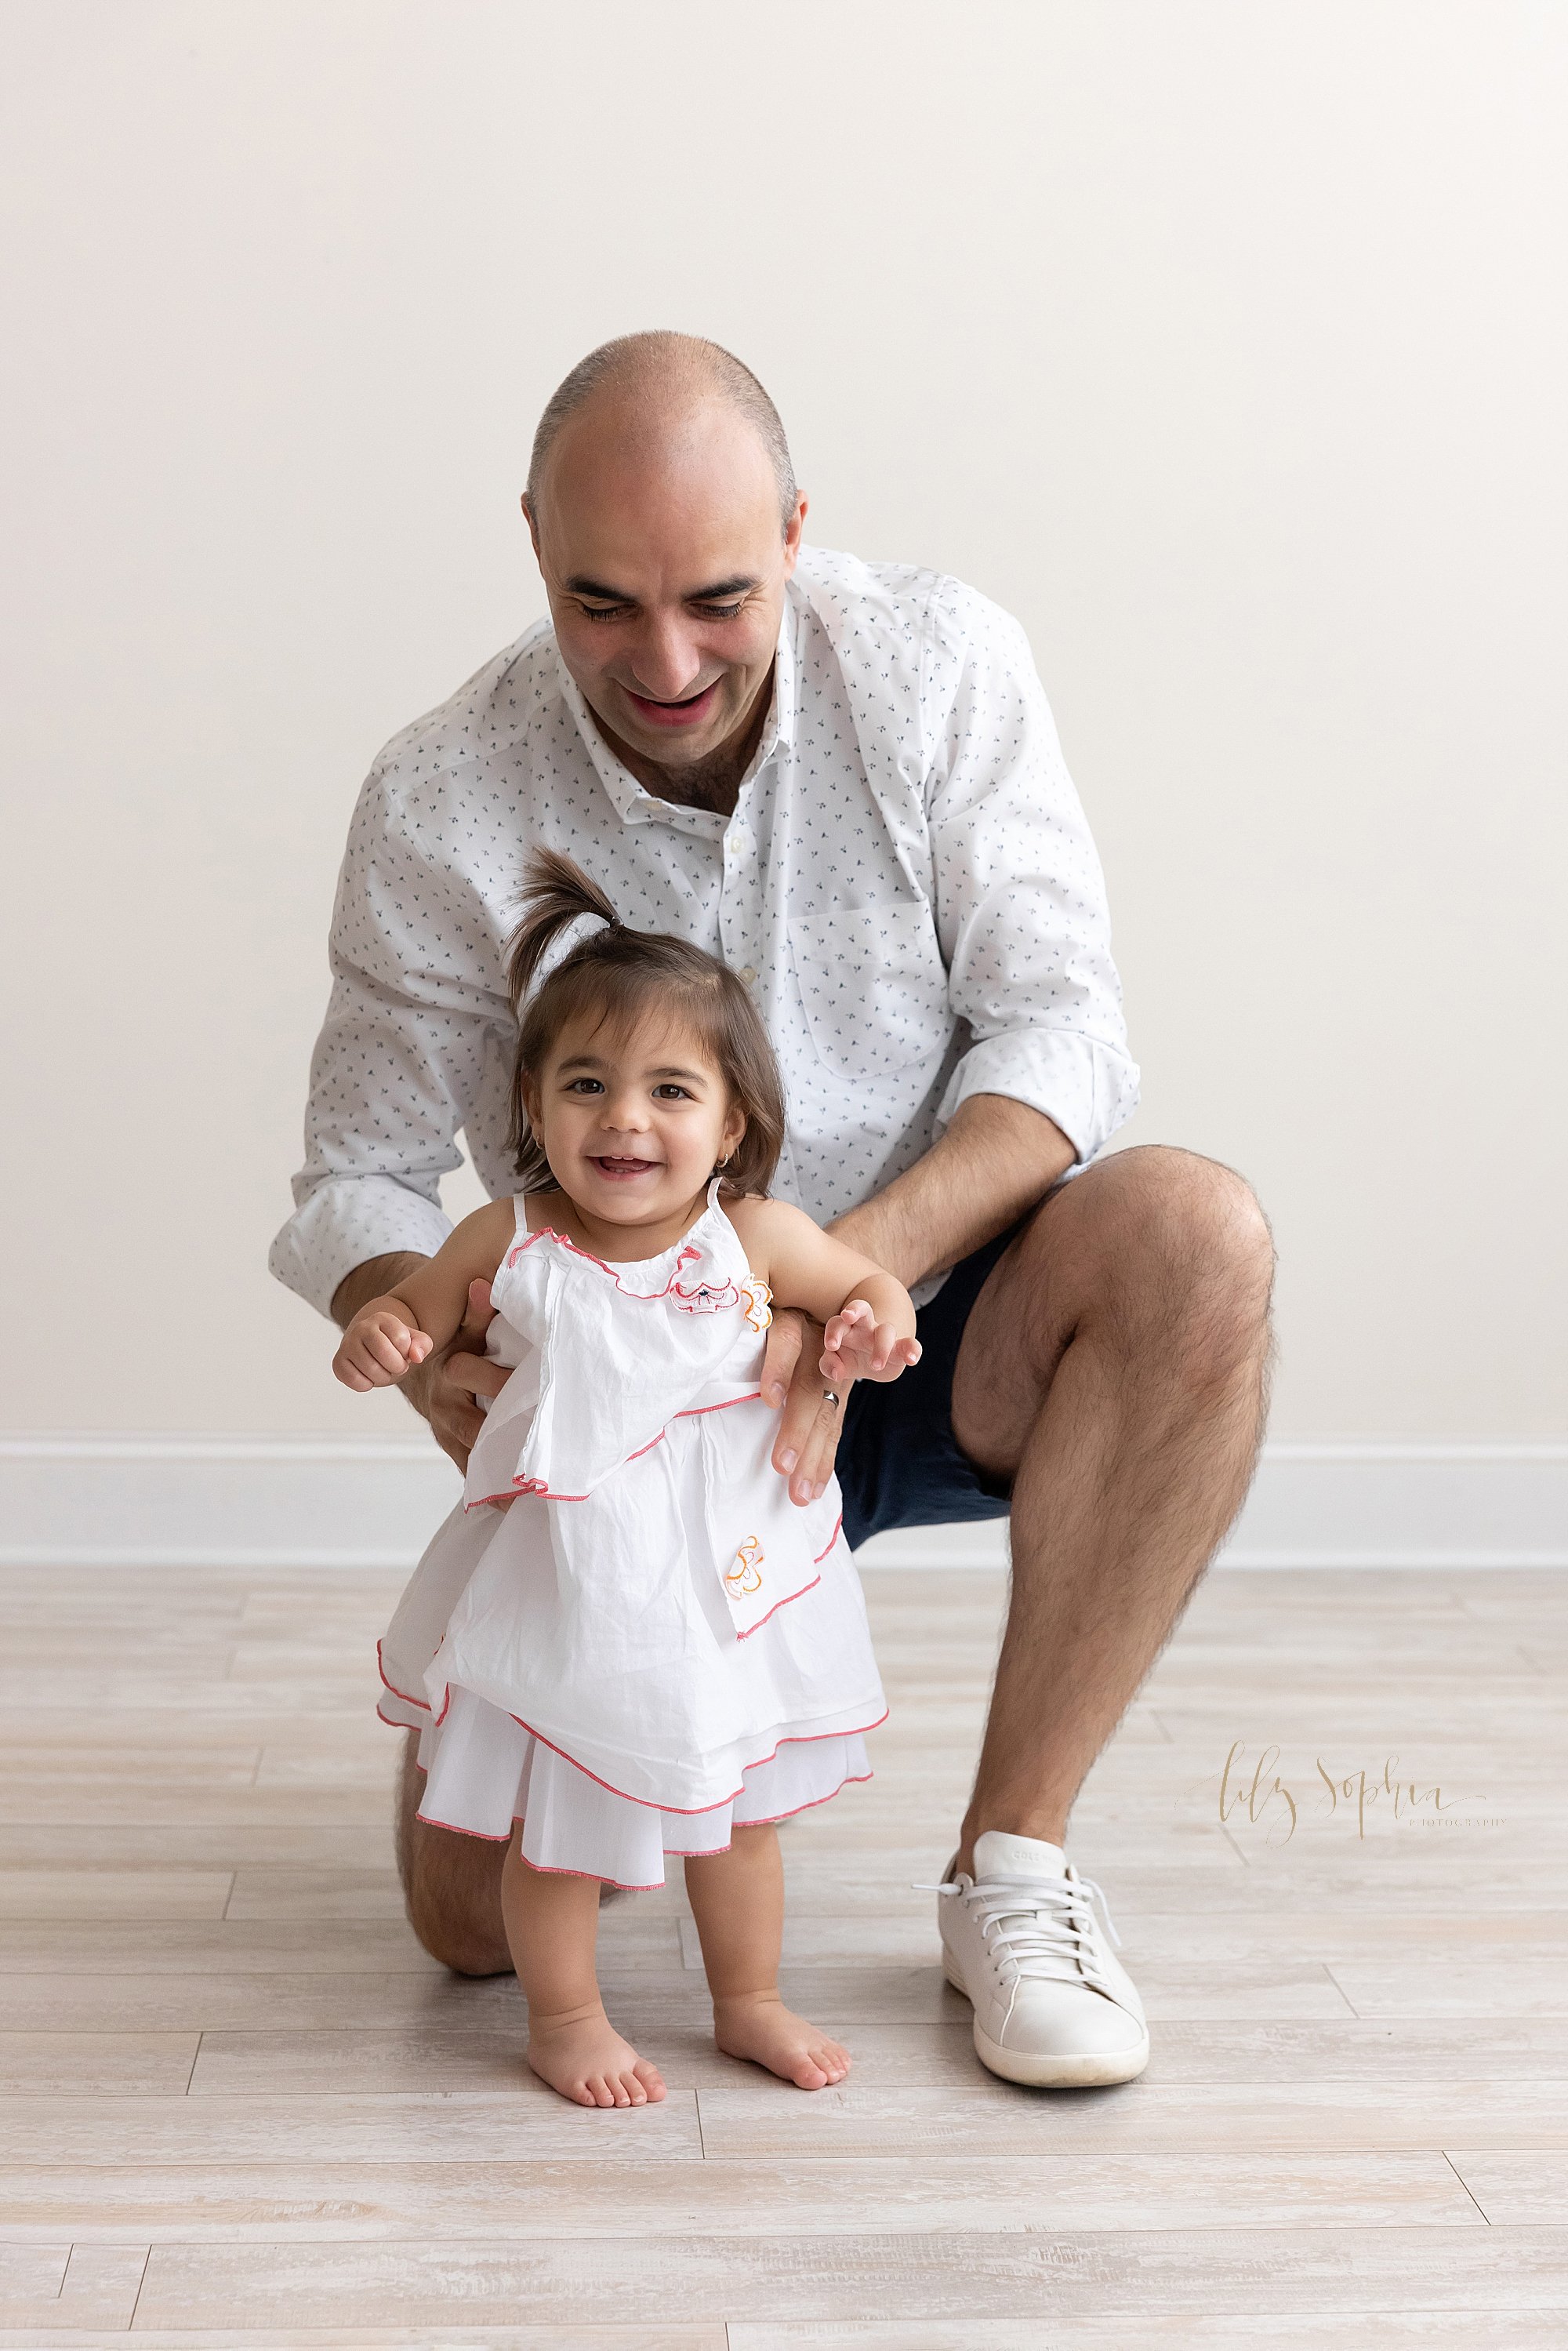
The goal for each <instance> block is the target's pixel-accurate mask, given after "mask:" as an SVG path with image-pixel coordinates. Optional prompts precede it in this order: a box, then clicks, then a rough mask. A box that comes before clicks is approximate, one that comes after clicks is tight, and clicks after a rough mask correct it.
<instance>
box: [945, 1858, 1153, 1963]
mask: <svg viewBox="0 0 1568 2351" xmlns="http://www.w3.org/2000/svg"><path fill="white" fill-rule="evenodd" d="M917 1890H918V1891H919V1892H920V1893H922V1894H956V1895H959V1896H962V1898H963V1900H964V1901H965V1903H966V1904H973V1905H974V1906H975V1907H976V1908H977V1909H978V1911H979V1914H980V1931H981V1933H982V1934H983V1935H984V1937H985V1938H986V1943H987V1946H988V1949H990V1950H992V1951H994V1952H998V1953H1000V1954H1002V1955H1004V1956H1005V1957H1006V1958H1007V1959H1009V1960H1010V1961H1011V1963H1012V1964H1013V1966H1014V1967H1015V1969H1016V1970H1017V1972H1018V1973H1019V1975H1020V1976H1033V1977H1036V1978H1042V1979H1048V1980H1051V1981H1053V1982H1057V1983H1076V1982H1079V1981H1081V1980H1082V1979H1083V1978H1084V1977H1085V1976H1087V1977H1089V1978H1090V1979H1091V1980H1092V1979H1093V1977H1094V1975H1095V1974H1096V1973H1097V1970H1096V1969H1095V1967H1094V1964H1093V1962H1094V1949H1093V1934H1094V1917H1093V1910H1092V1908H1091V1904H1093V1905H1095V1906H1097V1907H1098V1909H1099V1912H1100V1917H1101V1918H1102V1920H1103V1923H1104V1928H1105V1932H1106V1934H1107V1935H1108V1936H1109V1937H1110V1938H1111V1943H1112V1946H1113V1949H1116V1950H1120V1949H1121V1948H1122V1938H1121V1937H1120V1936H1119V1935H1118V1934H1117V1932H1116V1929H1115V1928H1114V1927H1113V1925H1112V1923H1111V1912H1110V1907H1109V1906H1108V1904H1107V1903H1106V1900H1105V1896H1104V1895H1103V1893H1102V1892H1101V1890H1100V1888H1099V1886H1096V1884H1095V1883H1094V1880H1093V1879H1092V1877H1079V1878H1068V1877H988V1878H983V1879H981V1880H980V1881H979V1883H978V1884H977V1885H974V1886H963V1885H960V1884H959V1883H958V1881H957V1880H956V1879H952V1878H950V1879H948V1880H947V1882H946V1884H945V1885H942V1886H921V1887H919V1888H918V1889H917ZM1085 1962H1087V1964H1084V1963H1085Z"/></svg>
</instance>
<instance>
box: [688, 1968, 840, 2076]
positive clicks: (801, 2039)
mask: <svg viewBox="0 0 1568 2351" xmlns="http://www.w3.org/2000/svg"><path fill="white" fill-rule="evenodd" d="M713 2031H714V2039H715V2040H716V2042H717V2043H718V2045H719V2047H720V2048H721V2049H722V2050H723V2051H724V2053H725V2055H726V2056H727V2057H749V2058H750V2060H751V2062H752V2064H754V2065H766V2066H767V2068H768V2072H769V2073H770V2074H778V2075H779V2078H780V2080H781V2081H785V2082H793V2083H794V2085H795V2087H796V2088H797V2089H798V2090H826V2089H828V2088H830V2087H831V2085H832V2084H833V2083H834V2082H841V2081H842V2080H843V2078H844V2075H845V2074H847V2073H848V2072H849V2070H850V2053H849V2051H848V2050H847V2049H846V2048H844V2047H843V2046H842V2044H841V2043H839V2042H837V2041H831V2040H830V2039H829V2037H828V2035H827V2034H826V2033H825V2032H821V2030H820V2029H819V2028H818V2027H817V2026H816V2025H814V2024H808V2023H807V2022H806V2020H805V2018H804V2017H803V2016H797V2015H796V2014H795V2012H794V2011H793V2010H792V2009H788V2008H786V2007H785V2005H784V2003H783V2001H781V2000H780V1999H779V1995H778V1993H777V1992H776V1991H750V1992H742V1993H741V1994H739V1996H738V1997H737V1998H735V1999H732V2000H716V2001H714V2004H713Z"/></svg>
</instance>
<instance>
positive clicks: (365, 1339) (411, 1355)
mask: <svg viewBox="0 0 1568 2351" xmlns="http://www.w3.org/2000/svg"><path fill="white" fill-rule="evenodd" d="M516 1224H517V1211H516V1209H515V1207H514V1206H513V1203H512V1202H511V1201H510V1200H492V1201H490V1202H489V1203H488V1204H487V1205H486V1207H483V1208H476V1210H475V1212H474V1214H473V1215H472V1216H471V1217H464V1219H463V1221H462V1223H461V1224H460V1225H458V1226H456V1227H455V1228H454V1229H453V1231H452V1232H450V1233H449V1234H448V1235H447V1237H446V1238H445V1240H444V1242H443V1243H442V1245H441V1247H440V1249H438V1250H437V1251H436V1253H435V1255H434V1257H433V1258H428V1259H425V1261H424V1262H423V1264H421V1265H417V1266H415V1267H414V1268H413V1270H412V1271H411V1272H410V1273H409V1274H408V1276H407V1277H406V1279H405V1280H402V1281H401V1282H400V1283H399V1284H398V1287H397V1289H396V1290H389V1291H388V1292H387V1293H386V1294H385V1296H383V1297H380V1298H369V1299H367V1300H366V1301H365V1303H364V1304H363V1305H362V1306H361V1308H360V1310H359V1311H358V1313H357V1314H355V1316H354V1317H353V1320H352V1321H351V1322H350V1324H349V1326H348V1328H347V1330H346V1331H345V1332H344V1333H343V1336H342V1341H341V1343H340V1346H339V1348H338V1352H337V1353H336V1354H335V1355H334V1356H333V1358H332V1369H333V1371H334V1372H335V1373H336V1374H337V1376H338V1377H339V1379H340V1380H341V1381H342V1383H343V1384H344V1386H345V1387H350V1388H354V1389H356V1390H358V1391H360V1392H361V1394H362V1393H363V1392H364V1391H365V1390H367V1389H370V1388H384V1387H391V1386H392V1385H394V1384H395V1383H396V1382H397V1381H399V1380H401V1379H402V1377H403V1376H404V1374H406V1373H408V1372H410V1371H412V1370H413V1367H414V1365H415V1364H423V1361H424V1359H425V1357H426V1356H427V1355H429V1354H432V1353H434V1351H435V1350H436V1349H437V1348H440V1347H444V1346H445V1345H446V1343H447V1342H448V1341H449V1340H450V1339H453V1338H455V1336H456V1333H457V1329H458V1325H459V1324H460V1323H461V1322H462V1320H463V1314H464V1309H465V1307H466V1305H467V1303H468V1285H469V1283H470V1282H471V1281H488V1280H491V1278H492V1277H493V1275H494V1274H495V1272H496V1270H497V1267H498V1266H499V1264H500V1262H501V1259H502V1258H503V1257H504V1256H505V1255H506V1252H507V1247H508V1246H509V1244H510V1241H511V1238H512V1234H513V1231H514V1230H515V1228H516Z"/></svg>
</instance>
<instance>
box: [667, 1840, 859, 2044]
mask: <svg viewBox="0 0 1568 2351" xmlns="http://www.w3.org/2000/svg"><path fill="white" fill-rule="evenodd" d="M686 1894H687V1896H688V1897H689V1899H690V1902H691V1906H692V1916H693V1917H694V1918H695V1920H696V1926H697V1935H698V1938H699V1939H700V1940H701V1943H702V1947H703V1966H704V1968H705V1970H706V1973H707V1983H708V1990H709V1991H710V1992H711V1993H712V1994H713V2029H714V2038H715V2040H716V2042H717V2043H718V2045H719V2047H720V2048H721V2049H722V2050H723V2051H724V2053H725V2054H726V2056H727V2057H747V2058H749V2059H750V2060H751V2061H752V2063H753V2064H758V2065H766V2066H767V2068H768V2072H769V2073H770V2074H779V2076H780V2077H781V2078H782V2079H783V2080H784V2081H786V2082H793V2083H794V2084H795V2085H796V2087H797V2089H801V2090H825V2089H826V2088H827V2087H828V2086H829V2085H830V2084H831V2083H833V2082H841V2081H842V2080H843V2078H844V2075H845V2074H847V2073H848V2072H849V2070H850V2053H849V2051H848V2050H847V2049H845V2048H843V2047H841V2044H840V2043H838V2042H836V2041H833V2040H831V2039H830V2038H829V2036H828V2035H827V2034H826V2033H825V2032H821V2031H820V2030H819V2029H818V2027H817V2026H816V2025H814V2024H808V2022H806V2019H805V2018H804V2017H803V2016H797V2015H796V2014H795V2013H794V2011H792V2010H791V2009H788V2008H786V2007H785V2005H784V2002H783V2001H782V2000H781V1999H780V1998H779V1951H780V1949H781V1948H782V1945H783V1940H784V1864H783V1862H782V1860H781V1859H780V1857H779V1834H778V1831H777V1830H776V1829H774V1828H772V1827H770V1826H768V1825H767V1824H766V1823H761V1824H758V1826H755V1827H752V1828H737V1829H736V1830H735V1831H734V1832H733V1836H732V1842H731V1844H730V1848H729V1851H728V1852H727V1853H703V1854H694V1855H692V1856H691V1858H690V1860H688V1862H687V1863H686Z"/></svg>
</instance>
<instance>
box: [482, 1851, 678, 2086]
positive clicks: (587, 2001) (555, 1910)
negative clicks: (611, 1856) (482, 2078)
mask: <svg viewBox="0 0 1568 2351" xmlns="http://www.w3.org/2000/svg"><path fill="white" fill-rule="evenodd" d="M520 1834H521V1831H520V1829H514V1830H513V1832H512V1842H511V1844H509V1845H508V1846H507V1858H506V1862H505V1864H504V1865H503V1867H502V1870H501V1913H502V1916H503V1917H504V1918H505V1920H506V1925H507V1943H508V1945H509V1946H510V1948H511V1953H512V1965H513V1966H514V1967H515V1968H516V1969H517V1980H518V1982H519V1983H520V1984H521V1985H522V1987H523V1990H524V1991H525V1992H527V1994H528V2064H530V2065H531V2066H532V2067H533V2069H534V2072H535V2073H536V2074H538V2077H539V2079H540V2081H541V2082H548V2083H549V2085H550V2088H551V2089H552V2090H559V2092H560V2094H561V2096H562V2097H563V2098H573V2099H575V2100H576V2102H577V2104H578V2105H580V2106H645V2105H657V2104H658V2102H659V2100H660V2099H661V2098H662V2097H663V2096H664V2082H663V2080H662V2079H661V2077H660V2074H659V2070H658V2067H657V2066H656V2065H650V2064H648V2063H647V2061H646V2059H645V2058H642V2057H639V2056H638V2054H637V2052H636V2051H635V2050H634V2049H633V2048H632V2045H631V2043H629V2042H626V2041H622V2038H621V2035H620V2034H619V2033H618V2032H616V2030H615V2027H614V2026H613V2025H612V2023H611V2022H610V2019H609V2018H608V2017H607V2016H606V2015H605V2013H604V2002H603V2001H602V2000H601V1998H600V1996H599V1980H598V1978H597V1976H596V1975H595V1974H594V1971H593V1946H594V1942H595V1939H596V1938H597V1936H598V1933H599V1880H598V1879H597V1878H596V1877H569V1876H565V1875H564V1874H563V1873H562V1872H560V1871H558V1870H543V1869H531V1868H530V1867H529V1866H528V1863H527V1862H526V1861H525V1860H524V1859H523V1856H522V1852H521V1849H520V1846H519V1843H518V1840H519V1837H520Z"/></svg>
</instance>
